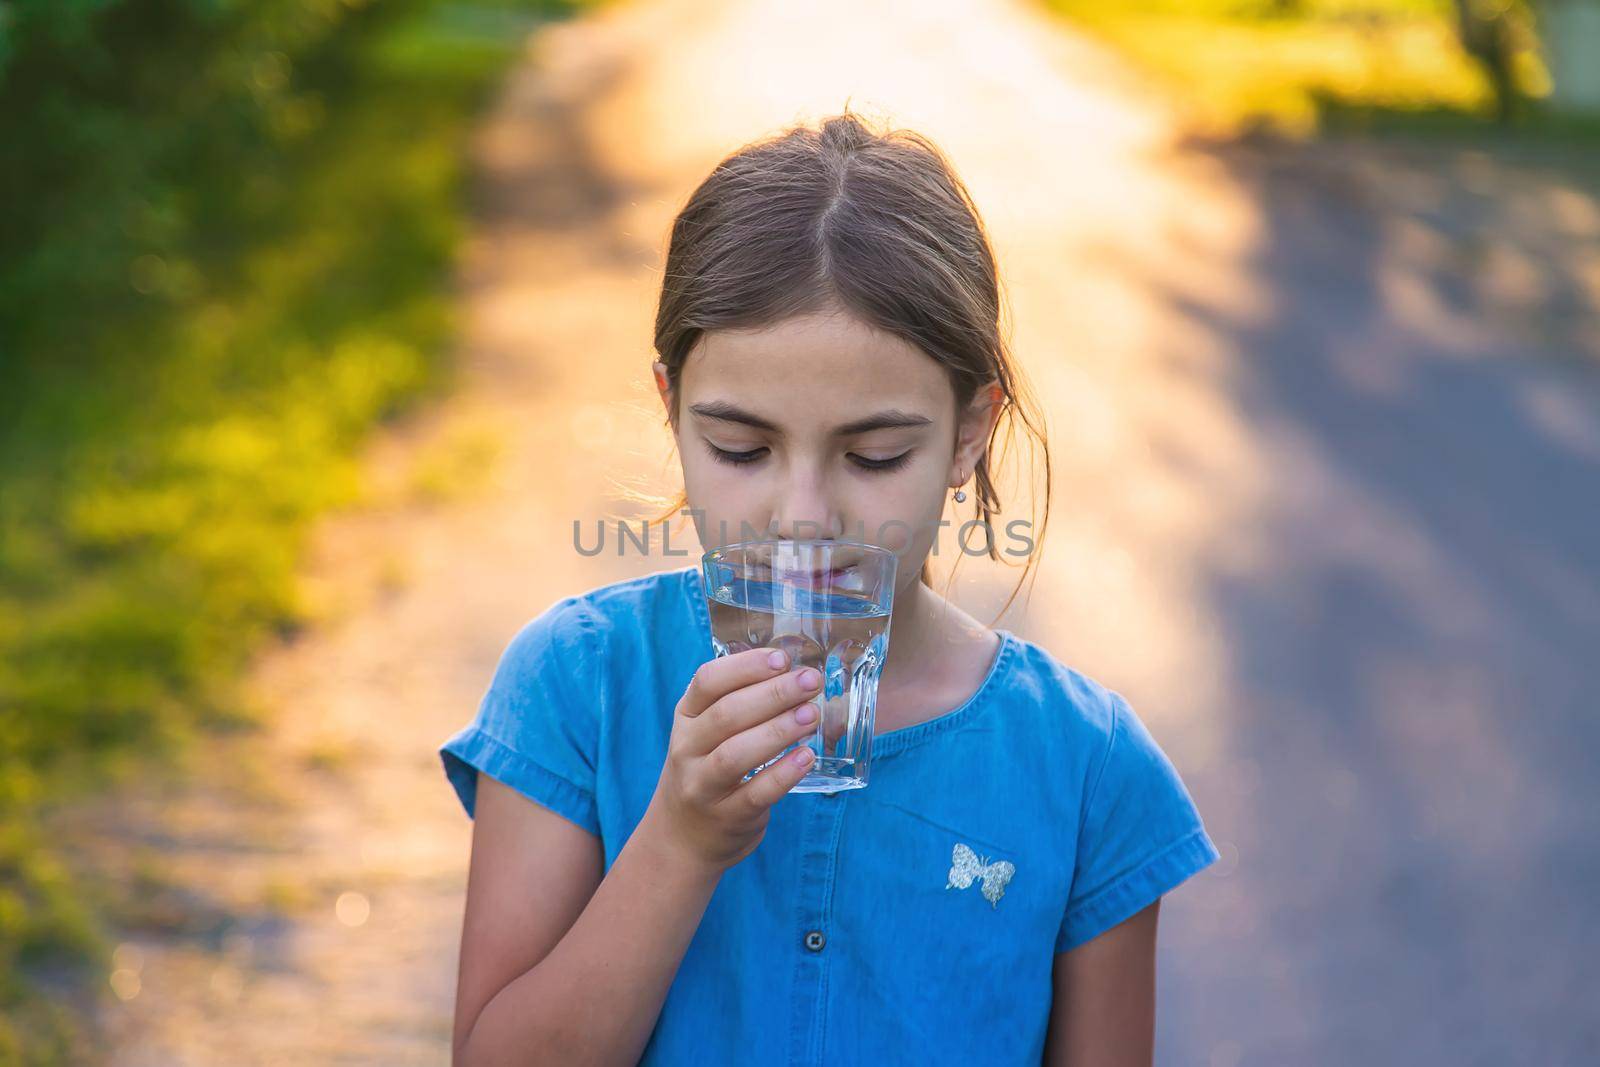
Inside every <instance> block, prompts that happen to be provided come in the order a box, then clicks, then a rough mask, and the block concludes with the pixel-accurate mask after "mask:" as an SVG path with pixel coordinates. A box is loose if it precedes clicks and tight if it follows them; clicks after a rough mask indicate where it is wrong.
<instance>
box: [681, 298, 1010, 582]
mask: <svg viewBox="0 0 1600 1067" xmlns="http://www.w3.org/2000/svg"><path fill="white" fill-rule="evenodd" d="M656 384H657V388H658V389H659V390H660V392H661V397H662V401H663V402H664V403H665V404H666V405H667V410H668V412H669V413H670V412H671V411H672V410H673V408H672V400H673V398H672V396H671V394H670V391H669V390H668V388H667V382H666V367H665V364H662V363H659V362H658V363H657V364H656ZM678 385H679V389H680V395H679V396H678V398H677V400H678V405H677V413H678V423H677V426H676V427H675V430H674V433H675V436H676V437H677V442H678V453H679V455H680V456H681V457H682V461H683V475H684V485H685V488H686V491H687V495H688V498H689V507H690V508H693V509H696V510H697V511H700V512H701V513H702V516H701V518H699V519H698V520H697V521H698V522H699V524H700V525H699V528H700V531H701V534H702V537H703V538H704V540H705V546H706V547H707V548H713V547H716V546H717V545H720V544H725V543H730V542H733V541H739V540H745V539H749V538H753V537H755V538H759V537H768V536H777V537H788V538H803V537H823V538H828V537H839V538H847V539H851V540H865V541H868V542H870V543H872V544H879V545H883V546H884V547H886V548H890V549H892V550H894V551H895V552H896V554H897V555H898V556H899V558H900V566H899V573H900V575H901V576H902V578H909V579H910V580H915V575H916V574H917V572H918V571H919V570H920V568H921V567H922V563H923V560H924V558H925V557H926V556H927V554H928V551H929V549H930V548H931V547H932V545H933V543H934V540H935V538H936V537H937V539H938V544H939V552H940V554H942V555H949V554H953V553H955V552H958V551H960V549H959V546H958V544H957V542H956V540H955V536H954V528H953V527H952V528H950V529H947V530H946V531H945V532H944V534H943V535H940V533H939V530H938V528H937V527H936V525H935V524H936V523H937V521H938V520H939V519H940V518H941V516H942V515H943V513H944V501H945V497H946V494H947V493H948V492H949V490H950V489H951V488H952V487H954V486H956V485H958V484H960V482H961V480H963V479H965V480H966V481H967V482H968V483H969V484H970V481H971V477H972V472H973V468H974V466H975V465H976V463H977V460H978V458H979V457H980V456H981V455H982V452H983V448H984V445H985V443H986V442H987V440H988V435H989V430H990V429H991V427H992V425H993V420H994V418H995V417H996V416H997V414H998V410H999V409H998V407H997V406H996V401H997V400H998V398H999V390H998V389H997V388H996V387H994V386H992V385H991V386H990V387H989V388H986V389H980V390H978V394H977V396H976V397H975V398H974V400H973V403H972V405H971V406H970V407H969V408H968V410H967V411H966V412H964V413H962V417H961V418H959V419H958V418H957V412H956V410H955V393H954V391H953V390H952V388H951V385H950V381H949V377H948V373H947V372H946V371H945V369H944V368H943V367H942V366H941V365H940V364H939V363H937V362H936V361H935V360H933V359H932V358H931V357H929V356H927V355H925V354H924V353H922V352H921V351H920V350H918V349H917V348H916V347H915V346H913V345H911V344H910V343H909V342H906V341H903V340H901V339H899V338H897V337H894V336H893V335H891V334H886V333H883V332H880V331H878V330H875V329H873V328H871V327H869V326H867V325H865V324H864V323H862V322H861V321H860V320H858V319H856V318H853V317H850V316H848V315H845V314H826V313H823V314H815V315H807V316H801V317H796V318H793V319H789V320H787V321H784V322H781V323H779V324H777V325H775V326H772V327H769V328H767V329H764V330H760V331H751V330H714V331H710V332H708V333H706V334H705V335H704V336H703V337H702V338H701V340H700V342H699V343H698V344H697V345H696V346H695V348H694V349H693V351H691V352H690V354H689V357H688V359H687V361H686V362H685V363H684V366H683V372H682V374H681V375H680V377H679V382H678ZM868 420H871V421H872V422H874V423H889V424H887V425H884V424H879V425H874V426H862V425H852V424H859V423H863V422H866V421H868ZM727 454H731V455H727ZM741 524H744V526H743V527H741ZM972 541H973V543H974V544H982V543H983V540H982V535H981V534H979V535H975V536H974V537H973V539H972Z"/></svg>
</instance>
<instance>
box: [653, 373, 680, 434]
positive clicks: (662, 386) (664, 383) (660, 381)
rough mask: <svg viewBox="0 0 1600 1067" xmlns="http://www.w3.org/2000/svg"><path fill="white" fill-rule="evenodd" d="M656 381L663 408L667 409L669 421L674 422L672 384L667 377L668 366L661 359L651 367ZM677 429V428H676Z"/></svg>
mask: <svg viewBox="0 0 1600 1067" xmlns="http://www.w3.org/2000/svg"><path fill="white" fill-rule="evenodd" d="M650 369H651V371H652V372H653V373H654V375H655V379H656V392H657V394H659V395H660V397H661V406H662V407H664V408H665V409H666V412H667V420H668V421H669V422H670V421H671V420H672V383H671V381H670V379H668V377H667V365H666V364H665V363H663V362H661V361H660V360H659V359H658V360H656V361H655V362H654V363H652V364H651V365H650ZM674 429H676V426H674Z"/></svg>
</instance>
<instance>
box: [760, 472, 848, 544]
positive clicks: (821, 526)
mask: <svg viewBox="0 0 1600 1067" xmlns="http://www.w3.org/2000/svg"><path fill="white" fill-rule="evenodd" d="M772 526H773V533H772V536H773V537H775V538H778V539H782V540H795V541H799V540H805V539H808V538H809V539H819V540H832V539H835V538H839V537H842V536H844V517H843V516H842V515H840V514H839V511H838V509H837V507H835V505H834V503H833V499H832V493H831V491H830V487H829V485H828V479H827V476H826V475H825V474H823V473H822V472H821V471H819V470H817V468H816V467H815V466H807V465H804V464H796V465H795V466H793V467H791V468H790V470H789V472H788V478H787V480H786V482H785V483H784V485H783V486H782V488H781V489H780V490H779V498H778V504H777V506H776V507H775V508H774V509H773V521H772Z"/></svg>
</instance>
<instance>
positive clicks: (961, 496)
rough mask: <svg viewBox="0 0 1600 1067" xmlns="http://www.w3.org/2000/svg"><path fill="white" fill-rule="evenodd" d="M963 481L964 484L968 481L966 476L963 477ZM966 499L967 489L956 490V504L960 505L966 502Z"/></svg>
mask: <svg viewBox="0 0 1600 1067" xmlns="http://www.w3.org/2000/svg"><path fill="white" fill-rule="evenodd" d="M961 480H962V481H963V482H965V481H966V480H967V479H966V476H965V475H963V476H962V478H961ZM966 499H967V491H966V490H965V489H957V490H956V503H957V504H960V503H962V502H964V501H965V500H966Z"/></svg>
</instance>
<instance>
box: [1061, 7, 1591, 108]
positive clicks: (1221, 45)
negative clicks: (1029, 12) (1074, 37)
mask: <svg viewBox="0 0 1600 1067" xmlns="http://www.w3.org/2000/svg"><path fill="white" fill-rule="evenodd" d="M1044 2H1045V4H1046V6H1047V7H1048V8H1049V9H1050V10H1052V11H1055V12H1057V13H1059V14H1060V15H1062V16H1063V17H1065V18H1067V19H1069V20H1070V21H1072V22H1073V23H1075V24H1077V25H1078V26H1080V27H1082V28H1083V29H1085V30H1087V31H1088V32H1090V33H1091V34H1093V35H1095V36H1097V37H1099V38H1101V39H1103V40H1104V41H1106V42H1108V43H1109V44H1111V45H1112V46H1114V47H1115V48H1116V49H1117V50H1119V51H1120V52H1122V53H1123V54H1124V55H1126V56H1127V57H1128V58H1129V59H1130V60H1132V61H1133V62H1134V64H1135V65H1136V66H1138V67H1139V68H1141V69H1142V70H1144V71H1145V72H1146V73H1148V74H1150V75H1151V76H1153V77H1154V78H1155V79H1157V80H1158V81H1159V82H1160V83H1162V84H1164V85H1166V86H1167V87H1169V88H1170V89H1171V90H1172V96H1173V99H1174V101H1175V102H1176V103H1177V104H1178V105H1179V106H1180V107H1181V108H1182V109H1183V110H1184V111H1185V113H1186V118H1187V120H1188V122H1189V124H1190V125H1191V126H1192V127H1193V128H1194V129H1195V130H1196V131H1197V132H1199V133H1200V134H1202V135H1205V136H1229V135H1233V134H1237V133H1240V132H1243V131H1246V130H1251V129H1268V130H1270V131H1272V132H1275V133H1278V134H1282V135H1286V136H1290V137H1294V138H1306V137H1309V136H1312V135H1314V134H1317V133H1321V132H1325V131H1333V130H1340V131H1349V130H1358V129H1359V130H1387V129H1393V130H1398V131H1403V132H1407V133H1411V134H1425V133H1428V132H1430V131H1439V132H1445V133H1454V132H1466V131H1477V132H1482V131H1483V130H1484V129H1485V128H1486V127H1488V126H1489V124H1490V123H1491V115H1492V111H1493V97H1492V93H1491V90H1490V87H1489V84H1488V81H1487V79H1486V78H1485V77H1484V76H1483V75H1482V73H1481V72H1480V71H1479V69H1478V68H1477V67H1476V66H1475V64H1474V63H1473V61H1472V60H1471V59H1470V57H1468V56H1467V55H1466V53H1465V52H1464V51H1463V50H1462V48H1461V47H1460V45H1459V44H1458V43H1457V41H1456V38H1455V35H1454V29H1453V22H1452V16H1451V13H1450V12H1451V7H1450V5H1449V4H1448V3H1444V2H1442V0H1366V2H1351V0H1304V2H1301V3H1298V4H1274V3H1271V2H1270V0H1236V2H1229V0H1120V2H1116V3H1101V2H1098V0H1044ZM1517 73H1518V78H1519V81H1520V84H1521V85H1522V87H1523V89H1524V91H1525V92H1526V93H1527V94H1528V95H1529V96H1530V98H1532V100H1533V101H1534V102H1535V104H1537V101H1538V100H1539V99H1540V98H1541V97H1543V96H1544V95H1546V94H1547V93H1548V92H1549V84H1548V75H1547V73H1546V71H1545V69H1544V67H1543V65H1542V63H1541V62H1540V60H1539V58H1538V56H1537V54H1536V50H1534V49H1528V48H1524V49H1523V50H1521V51H1519V53H1518V55H1517ZM1532 121H1533V123H1534V124H1535V125H1544V124H1546V123H1545V120H1543V119H1542V118H1541V117H1540V116H1539V115H1538V112H1537V109H1535V113H1534V117H1533V119H1532ZM1588 129H1589V124H1582V123H1579V124H1565V123H1557V128H1556V129H1555V130H1554V131H1553V132H1556V133H1557V134H1558V135H1560V134H1565V133H1568V132H1571V131H1572V130H1585V131H1587V130H1588Z"/></svg>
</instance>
